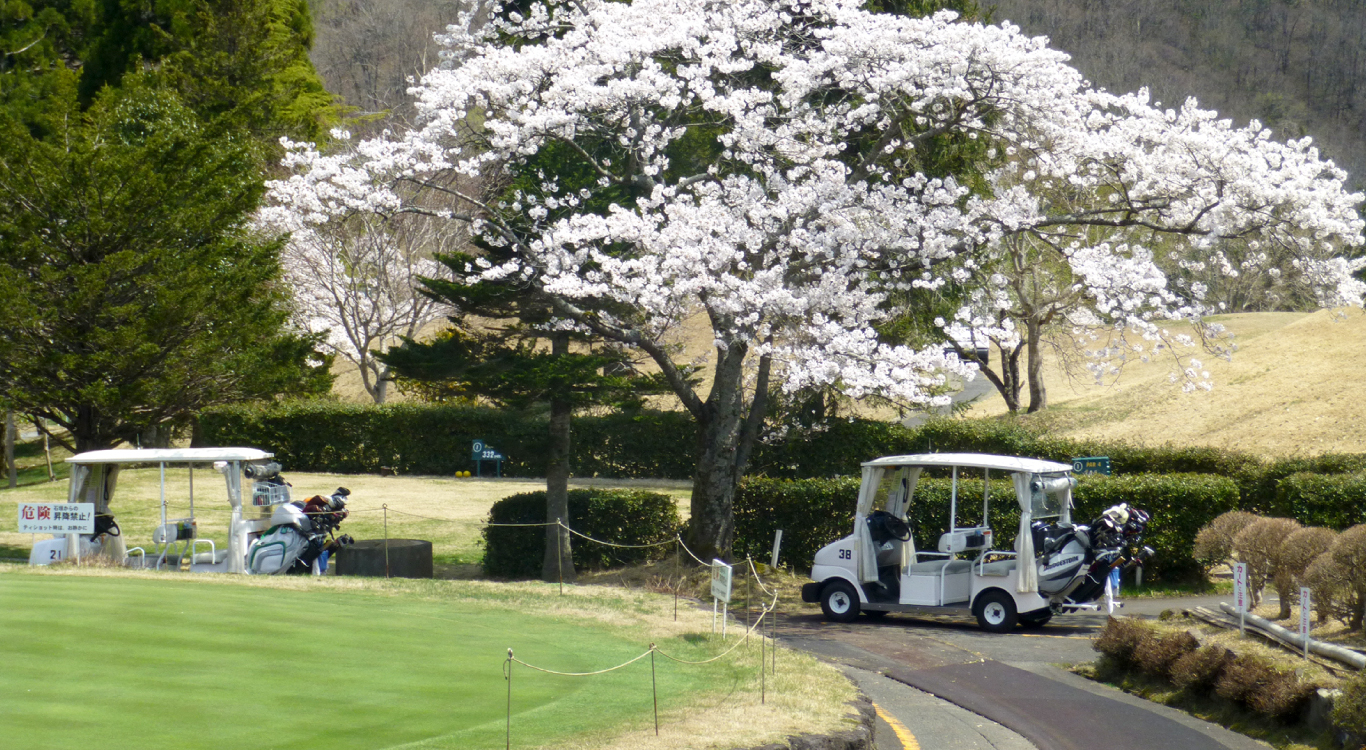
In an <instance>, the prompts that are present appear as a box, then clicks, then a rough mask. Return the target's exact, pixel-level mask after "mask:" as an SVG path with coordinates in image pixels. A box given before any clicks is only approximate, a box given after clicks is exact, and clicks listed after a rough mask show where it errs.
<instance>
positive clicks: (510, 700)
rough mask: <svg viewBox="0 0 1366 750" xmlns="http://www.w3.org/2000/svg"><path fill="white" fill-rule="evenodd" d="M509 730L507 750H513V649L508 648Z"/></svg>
mask: <svg viewBox="0 0 1366 750" xmlns="http://www.w3.org/2000/svg"><path fill="white" fill-rule="evenodd" d="M507 665H508V730H507V750H512V649H508V661H507Z"/></svg>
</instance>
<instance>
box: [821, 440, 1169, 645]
mask: <svg viewBox="0 0 1366 750" xmlns="http://www.w3.org/2000/svg"><path fill="white" fill-rule="evenodd" d="M931 467H938V468H941V469H945V470H947V471H948V473H949V474H950V476H951V477H952V480H953V481H952V489H951V496H950V503H949V519H948V525H947V527H946V528H947V529H948V530H947V531H946V532H945V533H944V534H943V535H942V536H940V537H939V539H938V540H937V547H936V549H935V550H934V551H925V550H921V549H917V547H916V540H915V539H913V538H912V533H911V525H910V524H908V523H907V518H906V516H907V512H908V510H909V509H910V508H911V499H912V497H913V496H914V493H915V489H916V484H917V482H918V481H919V479H920V475H921V472H922V471H923V470H925V469H927V468H931ZM993 472H999V474H997V475H996V476H997V477H998V479H1000V478H1004V477H1009V479H1010V482H1011V484H1012V485H1013V488H1014V495H1015V499H1016V501H1017V502H1018V504H1019V507H1020V525H1019V533H1018V534H1017V535H1016V537H1015V548H1014V550H1013V551H1006V550H997V549H994V548H993V546H992V544H993V541H994V539H995V535H994V534H993V533H992V529H991V526H990V518H991V515H990V513H991V508H990V505H991V503H990V485H991V482H990V481H986V482H984V485H985V486H986V487H987V491H986V492H985V493H984V496H983V497H982V498H981V503H982V514H981V523H980V524H979V525H974V526H967V527H962V526H959V525H958V517H959V509H960V508H966V507H967V504H968V503H973V504H975V502H976V501H975V500H974V499H972V498H966V497H962V496H961V495H960V494H959V477H960V475H962V476H967V475H968V474H969V473H970V474H971V475H974V476H978V477H982V478H983V479H986V480H990V479H991V477H992V476H993ZM1071 472H1072V467H1071V466H1070V465H1068V464H1061V463H1054V462H1051V461H1042V460H1038V459H1032V458H1016V457H1012V456H992V455H984V454H974V453H938V454H924V455H909V456H888V457H885V458H879V459H876V460H874V461H869V462H867V463H865V464H863V482H862V486H861V487H860V489H859V496H858V507H857V509H856V511H855V513H854V530H853V531H854V533H852V534H850V535H849V536H847V537H845V538H843V539H841V540H839V541H837V542H834V543H833V544H829V545H827V546H825V547H824V548H823V549H821V550H820V551H819V552H817V553H816V559H815V564H814V566H813V567H812V569H811V577H812V578H813V579H814V582H813V583H808V584H806V585H805V586H803V587H802V599H803V600H805V601H807V602H820V604H821V609H822V610H823V611H824V613H825V616H826V617H827V618H829V619H832V620H836V621H839V622H849V621H852V620H853V619H854V618H856V617H857V616H858V614H859V612H860V611H863V612H866V613H867V614H868V615H870V616H876V615H882V614H885V613H888V612H911V613H920V614H927V613H939V614H942V613H944V612H954V611H956V612H961V613H964V614H967V613H969V612H970V613H971V614H972V615H973V616H975V617H976V618H977V622H978V624H979V625H980V626H981V627H982V628H983V629H984V630H988V631H992V632H1005V631H1008V630H1010V629H1012V628H1014V627H1015V625H1016V623H1017V622H1018V623H1023V624H1025V625H1032V626H1039V625H1043V624H1044V623H1046V622H1048V620H1049V619H1050V618H1052V616H1053V614H1054V613H1055V612H1060V611H1075V610H1077V609H1096V608H1097V605H1095V604H1091V603H1089V602H1086V601H1084V600H1083V601H1079V600H1078V599H1076V598H1073V597H1071V596H1069V594H1072V593H1074V592H1077V591H1078V590H1079V589H1080V588H1084V589H1086V590H1087V591H1088V592H1089V590H1090V588H1091V587H1090V586H1089V585H1088V586H1082V585H1081V584H1079V583H1078V581H1077V580H1076V579H1079V578H1083V577H1085V576H1086V575H1088V574H1089V573H1091V572H1092V571H1089V570H1088V565H1085V564H1083V563H1084V562H1090V560H1089V559H1087V558H1090V557H1091V556H1090V555H1089V554H1083V553H1081V552H1078V548H1079V546H1080V545H1078V544H1076V543H1067V542H1066V541H1064V542H1063V544H1061V545H1059V548H1058V549H1057V552H1058V553H1060V554H1061V555H1065V556H1063V557H1057V558H1055V557H1046V558H1044V559H1041V560H1036V559H1035V549H1034V536H1035V533H1037V532H1034V533H1032V532H1031V524H1032V523H1033V522H1034V521H1035V520H1037V519H1041V518H1057V519H1058V524H1057V525H1056V528H1062V529H1065V530H1069V533H1070V530H1071V528H1072V527H1071V526H1070V521H1071V508H1072V488H1073V487H1074V486H1075V480H1074V479H1073V478H1072V476H1071ZM1002 475H1004V476H1002ZM998 486H999V482H998ZM998 494H999V489H998ZM875 509H876V510H875ZM973 515H975V511H974V512H973ZM1145 517H1146V516H1145ZM1051 528H1052V527H1051ZM1078 528H1079V529H1084V528H1085V527H1078ZM920 541H921V542H922V543H923V542H924V540H920ZM1050 541H1052V540H1051V539H1050ZM1064 546H1065V548H1064ZM1087 546H1089V542H1088V543H1087ZM1073 553H1076V554H1073ZM1091 567H1094V566H1091ZM1107 571H1108V568H1107ZM1041 573H1042V574H1043V575H1044V577H1045V578H1047V579H1048V580H1049V581H1052V582H1053V583H1054V584H1056V585H1050V586H1047V587H1046V589H1047V590H1045V591H1044V592H1041V591H1040V577H1041ZM1062 576H1066V580H1062Z"/></svg>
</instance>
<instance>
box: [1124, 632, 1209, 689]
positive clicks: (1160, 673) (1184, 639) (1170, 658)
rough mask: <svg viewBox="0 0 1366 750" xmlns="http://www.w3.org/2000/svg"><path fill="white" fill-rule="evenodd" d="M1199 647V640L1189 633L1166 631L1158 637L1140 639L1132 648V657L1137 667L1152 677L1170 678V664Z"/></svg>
mask: <svg viewBox="0 0 1366 750" xmlns="http://www.w3.org/2000/svg"><path fill="white" fill-rule="evenodd" d="M1199 647H1200V642H1199V641H1197V640H1195V636H1193V635H1191V634H1190V633H1187V632H1185V631H1182V632H1179V633H1168V634H1167V635H1164V636H1162V637H1160V638H1156V637H1155V638H1148V639H1146V640H1143V641H1141V642H1140V643H1139V644H1138V647H1137V648H1136V649H1134V655H1133V659H1134V663H1135V664H1137V665H1138V668H1139V669H1142V670H1143V671H1144V672H1147V673H1148V674H1150V675H1152V676H1153V677H1161V678H1163V679H1170V678H1171V676H1172V666H1173V665H1174V664H1176V662H1177V661H1179V660H1180V659H1181V658H1182V657H1183V656H1185V655H1187V654H1189V653H1191V652H1193V651H1195V650H1196V649H1198V648H1199Z"/></svg>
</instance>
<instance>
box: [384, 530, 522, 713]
mask: <svg viewBox="0 0 1366 750" xmlns="http://www.w3.org/2000/svg"><path fill="white" fill-rule="evenodd" d="M384 577H385V578H388V577H389V504H388V503H385V504H384ZM508 658H512V649H508ZM508 671H509V672H511V671H512V668H511V667H508ZM511 700H512V681H511V678H509V680H508V701H511ZM508 705H512V704H511V703H509V704H508ZM509 721H511V720H509ZM508 726H512V725H511V724H510V723H509V724H508Z"/></svg>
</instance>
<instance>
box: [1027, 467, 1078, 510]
mask: <svg viewBox="0 0 1366 750" xmlns="http://www.w3.org/2000/svg"><path fill="white" fill-rule="evenodd" d="M1073 484H1075V481H1074V480H1073V479H1072V478H1071V477H1070V476H1068V475H1067V474H1063V473H1059V474H1035V475H1033V476H1032V477H1030V480H1029V513H1030V515H1031V516H1033V517H1034V518H1035V519H1039V518H1053V517H1056V516H1061V515H1064V514H1067V515H1070V513H1068V511H1069V510H1070V509H1071V508H1072V485H1073Z"/></svg>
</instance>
